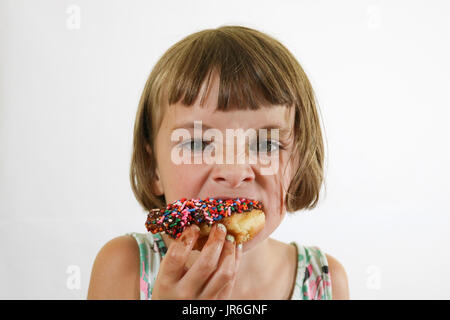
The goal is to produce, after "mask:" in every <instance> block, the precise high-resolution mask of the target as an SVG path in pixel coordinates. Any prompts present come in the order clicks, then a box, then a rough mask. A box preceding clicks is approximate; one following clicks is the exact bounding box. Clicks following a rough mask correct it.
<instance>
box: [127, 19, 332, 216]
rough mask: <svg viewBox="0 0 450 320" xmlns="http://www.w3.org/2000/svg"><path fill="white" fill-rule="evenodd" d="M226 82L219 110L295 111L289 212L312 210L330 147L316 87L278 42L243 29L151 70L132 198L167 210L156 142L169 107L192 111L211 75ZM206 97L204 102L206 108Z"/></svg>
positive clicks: (137, 132)
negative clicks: (159, 188) (158, 190)
mask: <svg viewBox="0 0 450 320" xmlns="http://www.w3.org/2000/svg"><path fill="white" fill-rule="evenodd" d="M214 71H215V72H218V74H219V76H220V86H219V97H218V105H217V109H218V110H220V111H227V110H233V109H235V110H236V109H238V110H243V109H247V110H256V109H259V108H260V107H261V106H266V105H268V106H269V107H270V106H271V105H285V106H286V107H288V108H292V107H293V108H294V109H295V114H294V117H295V119H294V128H293V130H291V137H292V132H293V133H294V139H293V146H292V154H291V155H290V158H289V161H293V163H294V164H295V165H294V166H293V168H294V170H293V174H294V175H293V178H292V180H291V182H290V185H289V188H288V190H287V191H286V199H285V203H286V211H287V212H288V213H292V212H294V211H298V210H302V209H307V210H311V209H313V208H314V207H315V206H316V205H317V203H318V200H319V192H320V189H321V185H322V183H323V180H324V174H323V171H324V170H323V162H324V146H323V139H322V133H321V129H320V123H319V117H318V112H317V110H316V100H315V95H314V92H313V89H312V87H311V84H310V82H309V80H308V78H307V76H306V74H305V72H304V71H303V69H302V67H301V66H300V64H299V63H298V61H297V60H296V59H295V57H294V56H293V55H292V54H291V53H290V52H289V50H288V49H286V48H285V47H284V46H283V45H282V44H281V43H280V42H279V41H278V40H276V39H274V38H273V37H271V36H269V35H267V34H265V33H262V32H260V31H257V30H254V29H251V28H248V27H243V26H221V27H219V28H217V29H206V30H202V31H199V32H196V33H193V34H191V35H189V36H187V37H185V38H184V39H182V40H181V41H179V42H177V43H176V44H174V45H173V46H171V47H170V48H169V49H168V50H167V51H166V52H165V53H164V55H163V56H162V57H161V58H160V59H159V60H158V61H157V63H156V64H155V66H154V67H153V69H152V71H151V73H150V76H149V78H148V79H147V81H146V84H145V87H144V90H143V92H142V95H141V98H140V101H139V106H138V110H137V114H136V119H135V124H134V140H133V150H132V160H131V167H130V180H131V186H132V189H133V193H134V195H135V197H136V198H137V200H138V202H139V203H140V205H141V206H143V208H144V210H146V211H149V210H151V209H154V208H160V207H164V206H166V205H167V203H166V200H165V197H164V195H156V194H155V193H154V181H155V179H156V159H155V152H154V150H153V145H154V138H155V137H156V134H157V132H158V130H159V127H160V124H161V121H162V118H163V115H164V112H165V110H167V107H168V106H170V105H172V104H175V103H178V102H179V101H180V100H181V99H182V104H183V105H185V106H186V107H189V106H192V104H193V103H194V102H195V101H196V99H197V95H198V94H199V90H200V88H201V85H202V83H203V81H204V80H205V79H206V76H208V85H207V87H206V89H205V91H204V92H205V93H206V92H208V91H209V90H208V86H209V79H210V76H211V72H214ZM204 96H205V94H204V95H203V96H202V99H201V101H203V99H204Z"/></svg>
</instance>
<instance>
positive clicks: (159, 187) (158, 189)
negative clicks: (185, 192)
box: [145, 144, 164, 196]
mask: <svg viewBox="0 0 450 320" xmlns="http://www.w3.org/2000/svg"><path fill="white" fill-rule="evenodd" d="M145 150H147V153H148V156H149V157H151V156H152V149H151V148H150V146H149V145H148V144H146V145H145ZM155 160H156V159H155ZM155 174H156V179H155V181H153V183H154V188H155V189H154V192H155V194H156V195H157V196H162V195H163V194H164V188H163V185H162V181H161V175H160V173H159V168H158V164H157V165H156V169H155Z"/></svg>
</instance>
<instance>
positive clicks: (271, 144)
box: [250, 140, 283, 153]
mask: <svg viewBox="0 0 450 320" xmlns="http://www.w3.org/2000/svg"><path fill="white" fill-rule="evenodd" d="M255 145H256V146H257V147H256V150H255V147H254V146H255ZM280 149H283V147H282V146H281V144H280V143H279V142H277V141H274V140H265V141H260V142H259V143H254V144H252V145H251V146H250V150H251V151H254V152H262V153H271V152H275V151H278V150H280Z"/></svg>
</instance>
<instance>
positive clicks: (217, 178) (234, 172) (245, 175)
mask: <svg viewBox="0 0 450 320" xmlns="http://www.w3.org/2000/svg"><path fill="white" fill-rule="evenodd" d="M213 170H214V172H213V173H212V178H213V180H214V182H216V183H218V184H220V185H222V186H224V187H227V188H239V187H240V186H242V185H243V184H245V183H248V182H251V181H253V180H255V174H254V172H253V170H252V169H251V167H250V166H249V165H248V164H221V165H216V166H215V168H214V169H213Z"/></svg>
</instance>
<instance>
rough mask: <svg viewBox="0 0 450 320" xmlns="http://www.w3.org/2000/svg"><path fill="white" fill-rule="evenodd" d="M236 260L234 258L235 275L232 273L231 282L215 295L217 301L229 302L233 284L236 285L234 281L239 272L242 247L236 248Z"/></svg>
mask: <svg viewBox="0 0 450 320" xmlns="http://www.w3.org/2000/svg"><path fill="white" fill-rule="evenodd" d="M236 247H237V248H236V250H235V252H236V258H235V273H234V277H233V280H232V281H231V282H230V283H228V284H226V285H225V286H224V287H223V288H222V289H221V290H220V291H219V293H218V294H217V296H216V299H217V300H229V299H230V298H231V294H232V292H233V289H234V287H235V283H236V279H237V275H238V272H239V265H240V262H241V259H242V246H241V247H239V246H236Z"/></svg>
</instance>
